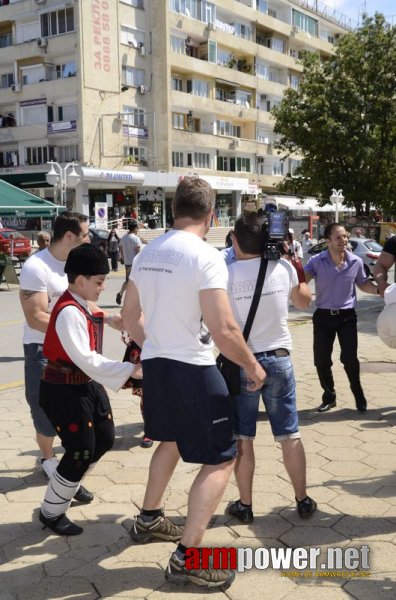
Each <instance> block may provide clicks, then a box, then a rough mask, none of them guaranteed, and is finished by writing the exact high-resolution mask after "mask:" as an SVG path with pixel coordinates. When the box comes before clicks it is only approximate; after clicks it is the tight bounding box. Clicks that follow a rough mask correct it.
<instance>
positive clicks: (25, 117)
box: [21, 104, 47, 125]
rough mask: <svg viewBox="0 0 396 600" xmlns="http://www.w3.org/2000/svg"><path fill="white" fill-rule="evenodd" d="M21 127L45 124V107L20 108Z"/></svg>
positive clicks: (41, 105) (44, 105)
mask: <svg viewBox="0 0 396 600" xmlns="http://www.w3.org/2000/svg"><path fill="white" fill-rule="evenodd" d="M21 118H22V123H21V125H37V124H39V123H47V105H46V104H40V105H38V106H24V107H23V108H21Z"/></svg>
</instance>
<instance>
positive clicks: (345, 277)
mask: <svg viewBox="0 0 396 600" xmlns="http://www.w3.org/2000/svg"><path fill="white" fill-rule="evenodd" d="M304 270H305V271H306V272H307V273H310V274H311V275H312V277H314V278H315V293H316V300H315V304H316V306H317V308H328V309H333V310H336V309H343V310H344V309H347V308H354V307H355V306H356V287H355V284H356V283H357V284H358V285H361V284H363V283H366V281H368V279H367V277H366V275H365V272H364V267H363V261H362V259H361V258H359V256H356V255H355V254H352V252H348V250H346V251H345V261H344V263H343V264H342V265H341V266H340V267H336V265H335V264H334V263H333V261H332V260H331V257H330V254H329V252H328V250H325V251H324V252H321V253H320V254H317V255H316V256H313V257H312V258H311V259H310V260H309V261H308V262H307V264H306V265H305V267H304Z"/></svg>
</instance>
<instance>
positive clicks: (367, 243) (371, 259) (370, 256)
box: [308, 237, 382, 277]
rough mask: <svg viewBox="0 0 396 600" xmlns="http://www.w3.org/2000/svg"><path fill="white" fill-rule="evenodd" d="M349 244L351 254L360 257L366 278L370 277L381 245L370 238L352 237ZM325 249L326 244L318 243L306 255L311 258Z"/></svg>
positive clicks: (380, 250)
mask: <svg viewBox="0 0 396 600" xmlns="http://www.w3.org/2000/svg"><path fill="white" fill-rule="evenodd" d="M349 243H350V244H351V247H352V252H353V253H354V254H356V255H357V256H360V258H361V259H362V261H363V264H364V271H365V273H366V275H367V277H370V276H372V275H373V271H374V266H375V263H376V262H377V259H378V257H379V255H380V254H381V252H382V246H381V244H378V242H376V241H375V240H372V239H370V238H354V237H351V238H349ZM326 248H327V243H326V242H319V244H316V245H315V246H312V248H311V249H310V250H308V254H309V255H310V256H313V255H314V254H319V252H323V250H326Z"/></svg>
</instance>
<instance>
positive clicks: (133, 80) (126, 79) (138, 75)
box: [122, 67, 144, 87]
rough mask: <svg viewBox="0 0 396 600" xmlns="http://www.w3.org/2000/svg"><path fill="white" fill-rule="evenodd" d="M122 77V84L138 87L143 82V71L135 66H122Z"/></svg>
mask: <svg viewBox="0 0 396 600" xmlns="http://www.w3.org/2000/svg"><path fill="white" fill-rule="evenodd" d="M122 79H123V84H124V85H131V86H133V87H139V86H140V85H143V84H144V71H143V69H135V67H122Z"/></svg>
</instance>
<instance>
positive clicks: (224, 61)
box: [217, 48, 232, 68]
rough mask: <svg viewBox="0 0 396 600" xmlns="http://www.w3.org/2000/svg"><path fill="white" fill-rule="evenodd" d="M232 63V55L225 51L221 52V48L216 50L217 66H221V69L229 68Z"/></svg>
mask: <svg viewBox="0 0 396 600" xmlns="http://www.w3.org/2000/svg"><path fill="white" fill-rule="evenodd" d="M231 62H232V54H231V52H228V51H227V50H222V49H221V48H218V49H217V64H218V65H222V66H223V67H229V68H231V66H230V63H231Z"/></svg>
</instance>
